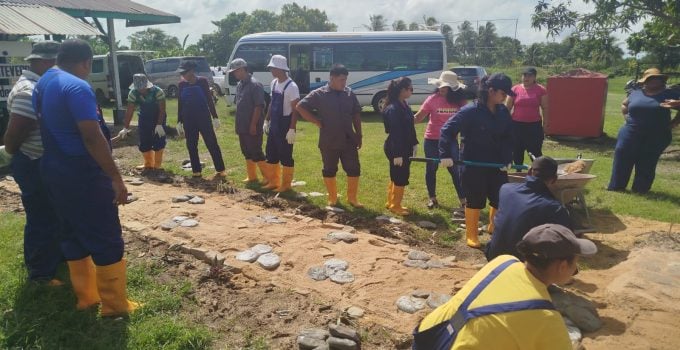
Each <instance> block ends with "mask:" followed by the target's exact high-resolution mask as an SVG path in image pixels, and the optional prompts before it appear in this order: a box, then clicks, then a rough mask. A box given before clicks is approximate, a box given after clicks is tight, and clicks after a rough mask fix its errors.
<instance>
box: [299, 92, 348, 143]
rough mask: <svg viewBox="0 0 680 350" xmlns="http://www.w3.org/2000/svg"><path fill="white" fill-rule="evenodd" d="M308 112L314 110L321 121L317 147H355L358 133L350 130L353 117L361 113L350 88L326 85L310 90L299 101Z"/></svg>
mask: <svg viewBox="0 0 680 350" xmlns="http://www.w3.org/2000/svg"><path fill="white" fill-rule="evenodd" d="M300 106H302V107H303V108H305V109H306V110H308V111H312V110H314V109H316V110H317V111H318V117H319V119H320V120H321V129H319V148H326V149H344V148H347V147H356V146H358V144H359V135H357V134H356V133H355V132H354V127H353V125H352V120H353V118H352V117H353V116H354V115H355V114H357V113H360V112H361V106H360V105H359V100H357V97H356V95H355V94H354V93H353V92H352V90H351V89H350V88H347V87H346V88H345V90H344V91H336V90H333V89H331V88H330V87H329V86H328V85H325V86H322V87H320V88H318V89H316V90H314V91H312V92H310V93H309V94H308V95H307V96H305V98H303V99H302V101H300Z"/></svg>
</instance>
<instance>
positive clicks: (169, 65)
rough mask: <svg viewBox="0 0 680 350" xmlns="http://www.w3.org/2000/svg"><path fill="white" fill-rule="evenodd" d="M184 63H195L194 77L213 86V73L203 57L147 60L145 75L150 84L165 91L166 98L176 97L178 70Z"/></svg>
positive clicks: (178, 78)
mask: <svg viewBox="0 0 680 350" xmlns="http://www.w3.org/2000/svg"><path fill="white" fill-rule="evenodd" d="M184 61H194V62H196V65H197V67H196V75H198V76H201V77H205V78H207V79H208V82H209V83H210V85H211V86H213V85H214V82H213V73H212V71H211V70H210V65H208V61H207V60H206V59H205V57H201V56H183V57H165V58H157V59H153V60H148V61H146V63H145V64H144V67H145V69H146V74H147V75H148V76H149V80H151V82H152V83H154V84H155V85H157V86H158V87H160V88H161V89H163V90H165V93H166V94H167V95H168V97H177V92H178V88H177V86H178V84H179V80H180V76H179V72H178V68H179V65H180V64H181V63H182V62H184Z"/></svg>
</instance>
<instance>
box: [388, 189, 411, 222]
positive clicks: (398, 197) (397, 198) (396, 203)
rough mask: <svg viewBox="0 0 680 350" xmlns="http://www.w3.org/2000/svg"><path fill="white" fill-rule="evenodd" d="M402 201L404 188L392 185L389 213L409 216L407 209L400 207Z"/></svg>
mask: <svg viewBox="0 0 680 350" xmlns="http://www.w3.org/2000/svg"><path fill="white" fill-rule="evenodd" d="M403 199H404V186H397V185H394V187H393V189H392V205H390V211H391V212H393V213H395V214H397V215H402V216H405V215H410V214H411V212H409V211H408V208H406V207H402V206H401V201H402V200H403Z"/></svg>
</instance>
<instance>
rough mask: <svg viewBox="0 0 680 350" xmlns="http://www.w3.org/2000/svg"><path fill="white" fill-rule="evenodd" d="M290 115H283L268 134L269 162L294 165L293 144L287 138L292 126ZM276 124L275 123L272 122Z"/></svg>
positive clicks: (267, 153)
mask: <svg viewBox="0 0 680 350" xmlns="http://www.w3.org/2000/svg"><path fill="white" fill-rule="evenodd" d="M290 118H291V117H290V116H285V117H281V120H280V121H279V123H278V124H277V125H272V127H271V129H269V134H268V135H267V146H266V147H265V154H266V155H267V163H269V164H278V163H279V162H281V165H283V166H287V167H294V166H295V161H294V160H293V145H292V144H289V143H288V140H286V133H288V130H289V128H290ZM272 124H274V123H272Z"/></svg>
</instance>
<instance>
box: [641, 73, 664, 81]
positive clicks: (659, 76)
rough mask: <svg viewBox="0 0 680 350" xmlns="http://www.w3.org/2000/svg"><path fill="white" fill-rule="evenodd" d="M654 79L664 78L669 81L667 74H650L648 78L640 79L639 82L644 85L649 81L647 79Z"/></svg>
mask: <svg viewBox="0 0 680 350" xmlns="http://www.w3.org/2000/svg"><path fill="white" fill-rule="evenodd" d="M654 77H657V78H663V80H668V76H667V75H666V74H650V75H648V76H646V77H642V78H640V80H638V83H644V82H645V81H647V79H649V78H654Z"/></svg>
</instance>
